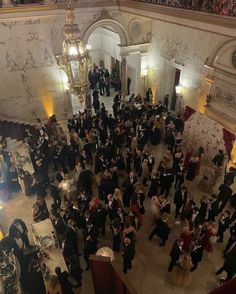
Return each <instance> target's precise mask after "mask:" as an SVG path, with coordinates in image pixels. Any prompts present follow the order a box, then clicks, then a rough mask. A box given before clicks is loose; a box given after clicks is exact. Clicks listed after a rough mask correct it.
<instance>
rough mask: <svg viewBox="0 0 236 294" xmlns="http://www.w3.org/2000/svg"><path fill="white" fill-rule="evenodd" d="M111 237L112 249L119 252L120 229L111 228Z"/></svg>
mask: <svg viewBox="0 0 236 294" xmlns="http://www.w3.org/2000/svg"><path fill="white" fill-rule="evenodd" d="M112 235H113V245H112V248H113V250H114V251H116V252H119V251H120V242H121V238H120V228H112Z"/></svg>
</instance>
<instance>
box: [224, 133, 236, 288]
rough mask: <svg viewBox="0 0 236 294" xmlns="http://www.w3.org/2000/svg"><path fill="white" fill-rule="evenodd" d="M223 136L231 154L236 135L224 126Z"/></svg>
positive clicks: (227, 149)
mask: <svg viewBox="0 0 236 294" xmlns="http://www.w3.org/2000/svg"><path fill="white" fill-rule="evenodd" d="M223 138H224V143H225V149H226V151H227V153H228V155H229V156H230V154H231V151H232V149H233V145H234V141H235V135H234V134H233V133H231V132H230V131H228V130H226V129H225V128H223ZM235 293H236V292H235Z"/></svg>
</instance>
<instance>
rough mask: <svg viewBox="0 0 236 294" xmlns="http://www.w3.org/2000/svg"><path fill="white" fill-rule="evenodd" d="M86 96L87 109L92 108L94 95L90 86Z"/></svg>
mask: <svg viewBox="0 0 236 294" xmlns="http://www.w3.org/2000/svg"><path fill="white" fill-rule="evenodd" d="M84 96H85V107H86V108H87V109H91V107H92V96H91V90H90V88H88V89H86V91H85V94H84Z"/></svg>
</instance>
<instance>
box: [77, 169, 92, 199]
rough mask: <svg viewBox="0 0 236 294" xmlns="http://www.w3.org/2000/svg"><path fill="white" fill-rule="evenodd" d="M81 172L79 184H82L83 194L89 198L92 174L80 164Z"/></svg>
mask: <svg viewBox="0 0 236 294" xmlns="http://www.w3.org/2000/svg"><path fill="white" fill-rule="evenodd" d="M81 167H82V171H81V172H80V174H79V183H80V184H82V186H83V188H84V190H85V192H86V193H87V194H88V195H89V196H91V195H92V172H91V171H90V170H89V169H86V168H85V166H84V165H83V164H81Z"/></svg>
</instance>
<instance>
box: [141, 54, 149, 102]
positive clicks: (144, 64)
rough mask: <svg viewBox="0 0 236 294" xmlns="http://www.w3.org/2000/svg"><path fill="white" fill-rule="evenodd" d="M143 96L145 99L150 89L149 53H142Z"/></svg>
mask: <svg viewBox="0 0 236 294" xmlns="http://www.w3.org/2000/svg"><path fill="white" fill-rule="evenodd" d="M140 56H141V77H140V78H141V96H142V97H143V98H144V97H145V95H146V91H147V89H148V58H147V52H141V53H140Z"/></svg>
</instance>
